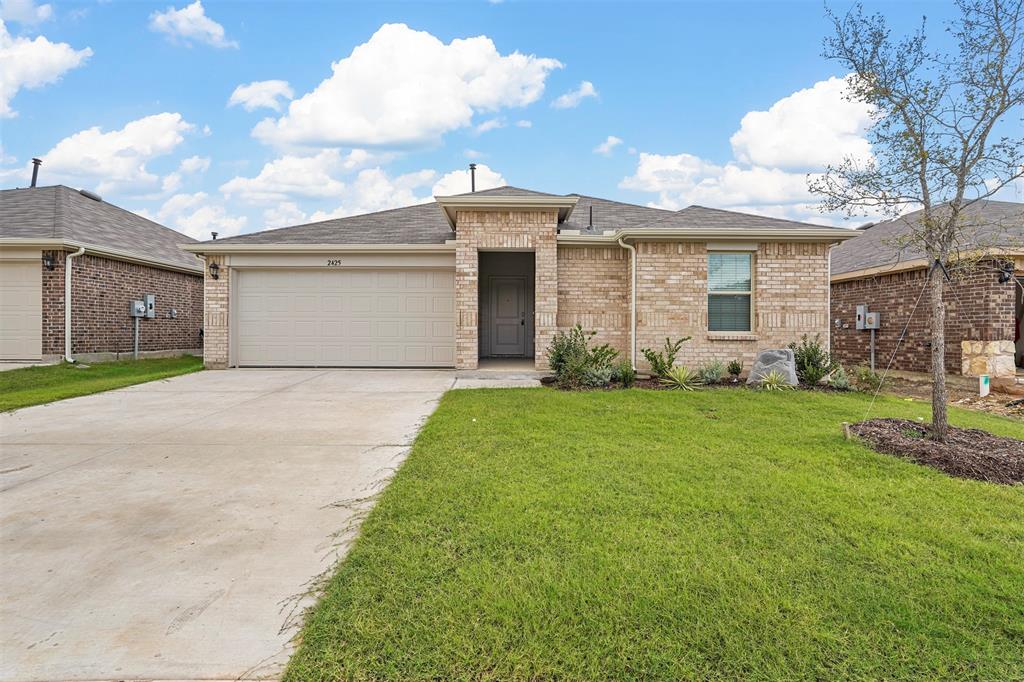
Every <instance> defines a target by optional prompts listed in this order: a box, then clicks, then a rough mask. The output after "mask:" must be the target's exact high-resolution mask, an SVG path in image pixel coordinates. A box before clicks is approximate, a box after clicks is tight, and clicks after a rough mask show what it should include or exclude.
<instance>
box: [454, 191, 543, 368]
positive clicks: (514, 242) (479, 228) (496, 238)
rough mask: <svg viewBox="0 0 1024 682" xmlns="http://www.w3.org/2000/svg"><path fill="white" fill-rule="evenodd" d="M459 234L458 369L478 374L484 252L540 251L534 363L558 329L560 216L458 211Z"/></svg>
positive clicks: (536, 263)
mask: <svg viewBox="0 0 1024 682" xmlns="http://www.w3.org/2000/svg"><path fill="white" fill-rule="evenodd" d="M456 224H457V226H458V228H457V231H456V234H455V244H456V246H455V311H456V320H455V366H456V367H457V368H459V369H475V368H476V367H477V362H478V360H479V355H480V349H479V330H478V324H479V308H478V299H479V289H480V257H479V252H480V251H533V252H534V258H535V261H534V282H535V284H534V340H535V343H534V361H535V363H536V366H537V367H538V368H540V369H542V368H544V367H546V366H547V358H546V356H545V353H544V351H545V350H546V349H547V347H548V345H549V344H550V343H551V339H552V337H554V335H555V330H556V328H557V313H558V288H557V281H558V280H557V277H558V261H557V246H556V244H555V237H556V234H557V230H558V212H557V211H555V210H554V209H551V210H536V211H524V210H506V211H495V210H481V211H458V212H457V214H456Z"/></svg>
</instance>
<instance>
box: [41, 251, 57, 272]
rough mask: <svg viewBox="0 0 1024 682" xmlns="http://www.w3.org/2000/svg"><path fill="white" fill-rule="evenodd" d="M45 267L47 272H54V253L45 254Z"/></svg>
mask: <svg viewBox="0 0 1024 682" xmlns="http://www.w3.org/2000/svg"><path fill="white" fill-rule="evenodd" d="M43 267H44V268H46V269H47V270H53V268H54V262H53V254H52V253H44V254H43Z"/></svg>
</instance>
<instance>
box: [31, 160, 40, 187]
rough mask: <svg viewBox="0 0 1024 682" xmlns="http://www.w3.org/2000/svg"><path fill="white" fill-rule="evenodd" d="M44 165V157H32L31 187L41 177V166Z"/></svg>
mask: <svg viewBox="0 0 1024 682" xmlns="http://www.w3.org/2000/svg"><path fill="white" fill-rule="evenodd" d="M41 165H43V160H42V159H32V184H31V185H30V186H31V187H35V186H36V180H37V179H38V178H39V167H40V166H41Z"/></svg>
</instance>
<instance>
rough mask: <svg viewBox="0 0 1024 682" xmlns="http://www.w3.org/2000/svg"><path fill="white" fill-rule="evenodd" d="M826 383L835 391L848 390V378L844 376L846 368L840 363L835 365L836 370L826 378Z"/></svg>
mask: <svg viewBox="0 0 1024 682" xmlns="http://www.w3.org/2000/svg"><path fill="white" fill-rule="evenodd" d="M828 385H829V386H831V387H832V388H834V389H836V390H837V391H849V390H850V378H849V377H848V376H846V370H845V369H843V366H842V365H836V371H834V372H832V376H830V377H829V378H828Z"/></svg>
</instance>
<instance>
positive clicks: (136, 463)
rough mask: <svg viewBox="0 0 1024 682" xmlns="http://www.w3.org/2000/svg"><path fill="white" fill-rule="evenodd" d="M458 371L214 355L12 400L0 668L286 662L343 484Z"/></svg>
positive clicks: (0, 539) (4, 454)
mask: <svg viewBox="0 0 1024 682" xmlns="http://www.w3.org/2000/svg"><path fill="white" fill-rule="evenodd" d="M452 383H453V373H452V372H446V371H387V370H378V371H356V370H331V371H315V370H308V371H287V370H279V371H257V370H233V371H224V372H200V373H198V374H192V375H188V376H184V377H178V378H175V379H170V380H165V381H159V382H154V383H150V384H144V385H141V386H134V387H131V388H126V389H122V390H118V391H112V392H109V393H103V394H98V395H93V396H86V397H82V398H75V399H72V400H66V401H63V402H59V403H53V404H51V405H42V406H39V407H31V408H27V409H23V410H20V411H17V412H14V413H8V414H3V415H0V679H2V680H98V679H154V678H158V679H177V680H198V679H207V680H209V679H238V678H242V679H261V678H267V677H275V676H277V675H278V674H279V673H280V672H281V670H282V667H283V665H284V663H285V662H286V661H287V658H288V655H289V654H290V652H291V649H290V645H289V641H290V639H291V638H292V636H293V635H294V634H295V628H294V624H295V623H296V622H297V619H298V615H299V614H300V613H301V609H302V607H303V606H305V605H308V604H309V603H310V599H309V598H308V597H303V595H304V594H305V593H306V592H307V590H308V589H309V588H310V587H311V586H312V585H313V584H314V581H315V578H316V577H317V576H318V575H319V574H321V573H322V572H324V571H328V570H329V569H330V568H331V566H332V564H333V562H334V560H335V559H336V558H337V557H338V554H339V542H343V541H344V539H345V538H346V537H348V536H346V534H345V531H346V529H347V530H348V532H351V528H350V526H351V524H352V522H353V521H355V520H358V518H359V517H358V515H357V510H358V509H359V508H360V506H362V507H364V508H365V507H366V506H367V503H362V504H361V505H360V504H356V505H355V508H354V509H353V507H352V506H350V505H347V504H345V503H346V502H350V501H352V500H355V499H359V498H363V497H365V496H367V495H370V494H372V493H373V492H375V491H376V490H379V489H380V487H381V486H382V485H383V483H384V481H385V479H386V477H387V476H389V475H390V473H391V472H392V471H393V470H394V468H395V467H396V466H397V465H398V464H399V463H400V462H401V460H402V459H403V458H404V456H405V454H406V452H407V449H408V447H409V445H410V443H411V441H412V439H413V437H414V435H415V433H416V431H417V430H418V428H419V426H420V424H421V423H422V422H423V421H424V419H426V417H427V416H428V415H429V414H430V413H431V412H432V411H433V410H434V407H435V406H436V404H437V400H438V398H439V397H440V395H441V394H442V393H443V391H445V390H446V389H448V388H449V387H451V386H452ZM336 533H341V536H340V537H336V536H335V534H336Z"/></svg>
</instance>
